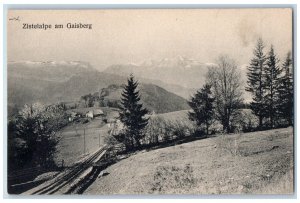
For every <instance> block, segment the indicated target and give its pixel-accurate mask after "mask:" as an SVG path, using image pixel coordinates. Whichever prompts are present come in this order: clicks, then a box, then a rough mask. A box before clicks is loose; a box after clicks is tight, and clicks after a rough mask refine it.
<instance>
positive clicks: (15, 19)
mask: <svg viewBox="0 0 300 203" xmlns="http://www.w3.org/2000/svg"><path fill="white" fill-rule="evenodd" d="M8 20H14V21H20V16H18V17H12V18H9V19H8Z"/></svg>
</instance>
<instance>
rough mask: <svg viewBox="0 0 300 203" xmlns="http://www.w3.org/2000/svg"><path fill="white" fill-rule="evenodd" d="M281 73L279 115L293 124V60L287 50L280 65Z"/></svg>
mask: <svg viewBox="0 0 300 203" xmlns="http://www.w3.org/2000/svg"><path fill="white" fill-rule="evenodd" d="M282 71H283V75H282V77H281V79H280V87H279V101H280V102H279V112H280V116H281V117H282V118H284V119H286V120H287V122H288V124H289V125H292V124H293V103H294V87H293V84H294V81H293V61H292V57H291V52H288V54H287V56H286V59H285V61H284V63H283V65H282Z"/></svg>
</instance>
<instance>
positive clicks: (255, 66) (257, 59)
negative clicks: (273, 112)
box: [246, 38, 266, 128]
mask: <svg viewBox="0 0 300 203" xmlns="http://www.w3.org/2000/svg"><path fill="white" fill-rule="evenodd" d="M263 49H264V43H263V41H262V39H261V38H259V39H258V41H257V44H256V47H255V49H254V51H253V54H254V57H253V58H252V59H251V61H250V65H249V66H248V68H247V69H248V73H247V77H248V81H247V85H248V86H247V87H246V91H248V92H250V93H251V94H252V102H251V103H250V108H251V110H252V112H253V113H254V114H255V115H256V116H257V117H258V119H259V127H260V128H262V126H263V118H264V117H265V116H266V112H265V109H264V100H263V99H264V88H263V85H264V77H263V72H264V70H265V68H266V56H265V54H264V52H263Z"/></svg>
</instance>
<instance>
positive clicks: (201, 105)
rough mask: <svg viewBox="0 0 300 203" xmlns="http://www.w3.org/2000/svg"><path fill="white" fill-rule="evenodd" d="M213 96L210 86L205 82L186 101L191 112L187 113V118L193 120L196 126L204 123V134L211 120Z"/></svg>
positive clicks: (207, 130)
mask: <svg viewBox="0 0 300 203" xmlns="http://www.w3.org/2000/svg"><path fill="white" fill-rule="evenodd" d="M214 100H215V99H214V98H213V96H212V92H211V86H210V85H208V84H205V85H204V86H203V87H202V88H201V89H200V91H199V90H198V91H197V93H196V94H195V95H194V96H193V97H192V98H191V100H190V101H188V104H189V105H190V107H191V108H192V110H193V111H192V112H189V113H188V116H189V119H190V120H191V121H195V122H196V123H197V125H198V126H202V125H205V129H206V134H207V135H208V132H209V126H210V125H211V123H212V120H213V115H214V111H213V102H214Z"/></svg>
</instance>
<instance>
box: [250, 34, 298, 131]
mask: <svg viewBox="0 0 300 203" xmlns="http://www.w3.org/2000/svg"><path fill="white" fill-rule="evenodd" d="M264 48H265V45H264V42H263V40H262V39H258V41H257V44H256V47H255V49H254V51H253V54H254V56H253V58H252V59H251V62H250V65H249V66H248V73H247V77H248V81H247V85H248V86H247V88H246V91H248V92H250V93H251V95H252V102H251V103H250V108H251V110H252V112H253V113H254V114H255V115H256V116H257V117H258V118H259V128H260V129H263V128H265V127H269V128H274V127H277V126H281V125H292V124H293V103H294V100H293V99H294V88H293V84H294V83H293V61H292V56H291V53H290V52H289V53H287V55H286V58H285V59H284V62H283V63H282V65H280V60H279V58H278V57H277V55H276V53H275V50H274V47H273V45H271V47H270V49H269V51H268V53H267V54H266V53H265V52H264Z"/></svg>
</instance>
